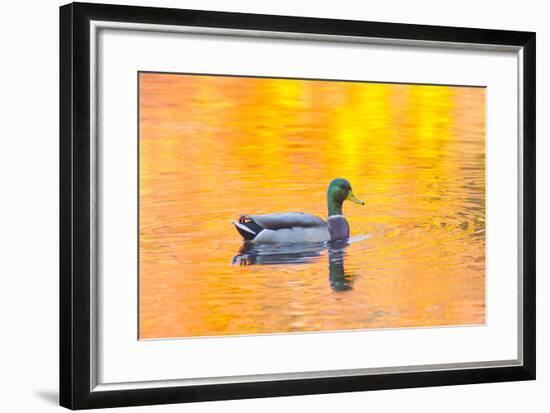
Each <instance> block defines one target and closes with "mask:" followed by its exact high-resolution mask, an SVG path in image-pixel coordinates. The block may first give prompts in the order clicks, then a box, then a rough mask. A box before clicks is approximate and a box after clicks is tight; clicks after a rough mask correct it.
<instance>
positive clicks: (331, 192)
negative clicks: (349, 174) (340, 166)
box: [327, 178, 365, 216]
mask: <svg viewBox="0 0 550 413" xmlns="http://www.w3.org/2000/svg"><path fill="white" fill-rule="evenodd" d="M346 200H347V201H351V202H355V203H356V204H359V205H365V203H364V202H363V201H361V200H360V199H357V197H356V196H355V195H354V194H353V191H352V190H351V184H350V183H349V181H348V180H347V179H344V178H336V179H334V180H333V181H332V182H331V183H330V185H329V186H328V192H327V201H328V215H329V216H331V215H342V203H343V202H344V201H346Z"/></svg>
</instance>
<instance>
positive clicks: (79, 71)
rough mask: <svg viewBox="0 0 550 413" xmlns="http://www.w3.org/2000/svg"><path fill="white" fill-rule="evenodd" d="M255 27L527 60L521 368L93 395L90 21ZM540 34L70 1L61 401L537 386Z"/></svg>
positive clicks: (64, 34)
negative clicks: (481, 48)
mask: <svg viewBox="0 0 550 413" xmlns="http://www.w3.org/2000/svg"><path fill="white" fill-rule="evenodd" d="M92 20H101V21H119V22H132V23H148V24H159V25H186V26H197V27H209V28H232V29H250V30H262V31H278V32H292V33H312V34H327V35H336V36H359V37H375V38H379V39H405V40H422V41H435V42H450V43H471V44H478V45H482V44H483V45H509V46H516V47H519V48H521V50H522V53H523V59H522V62H523V67H522V68H521V73H522V76H523V79H522V80H523V102H522V103H521V105H522V113H523V119H522V122H521V124H522V128H523V130H522V133H523V159H522V164H523V170H522V178H523V197H522V199H523V205H522V210H523V218H522V230H523V234H522V235H523V245H522V248H523V268H522V273H523V279H522V285H523V287H522V288H523V289H522V291H523V297H522V305H523V308H522V310H523V311H522V316H523V318H522V320H521V321H522V323H523V337H522V346H523V365H520V366H513V367H485V368H473V369H457V370H453V369H446V370H438V371H424V372H407V373H403V372H400V373H387V374H375V375H350V376H339V377H328V378H311V379H293V380H274V381H258V382H247V383H238V384H237V383H228V384H215V385H197V386H188V387H182V386H180V387H156V388H147V389H134V390H113V391H93V390H92V389H91V387H92V386H91V379H90V377H91V371H92V368H93V367H92V365H91V352H90V344H91V340H92V337H91V330H90V324H91V302H90V293H91V286H90V261H91V259H92V258H91V255H90V248H91V241H90V235H91V216H90V208H89V206H90V201H91V198H90V190H91V185H93V183H92V182H91V180H90V168H91V164H90V156H91V147H90V127H91V124H90V109H91V108H90V21H92ZM535 42H536V38H535V33H531V32H518V31H502V30H486V29H471V28H458V27H436V26H424V25H410V24H394V23H378V22H365V21H346V20H333V19H319V18H304V17H286V16H272V15H255V14H243V13H226V12H212V11H195V10H179V9H167V8H150V7H132V6H118V5H106V4H86V3H72V4H68V5H65V6H62V7H61V8H60V404H61V405H62V406H64V407H67V408H70V409H85V408H86V409H88V408H103V407H115V406H132V405H145V404H165V403H181V402H196V401H210V400H226V399H239V398H258V397H273V396H290V395H306V394H317V393H336V392H352V391H364V390H380V389H396V388H410V387H424V386H445V385H457V384H470V383H485V382H501V381H517V380H533V379H535V371H536V358H535V353H536V348H535V345H536V344H535V341H536V340H535V334H536V333H535V328H536V327H535V305H536V302H535V270H536V268H535V199H536V198H535V197H536V195H535V192H536V189H535V169H536V168H535V92H536V90H535V86H536V85H535V54H536V51H535V49H536V46H535Z"/></svg>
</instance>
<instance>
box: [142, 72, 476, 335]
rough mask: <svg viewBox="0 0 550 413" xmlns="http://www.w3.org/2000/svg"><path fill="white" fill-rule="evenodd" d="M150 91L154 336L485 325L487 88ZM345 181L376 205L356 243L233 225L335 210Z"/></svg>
mask: <svg viewBox="0 0 550 413" xmlns="http://www.w3.org/2000/svg"><path fill="white" fill-rule="evenodd" d="M139 88H140V201H139V202H140V205H139V207H140V215H139V216H140V251H139V253H140V254H139V257H140V258H139V259H140V274H139V277H140V297H139V306H140V320H139V323H140V338H161V337H185V336H206V335H208V336H210V335H232V334H255V333H277V332H303V331H327V330H343V329H346V330H348V329H368V328H390V327H391V328H395V327H420V326H444V325H465V324H479V323H484V321H485V179H484V176H485V143H484V142H485V90H484V89H482V88H466V87H446V86H421V85H396V84H375V83H360V82H334V81H305V80H284V79H260V78H239V77H220V76H196V75H174V74H151V73H141V74H140V82H139ZM336 177H344V178H347V179H348V180H349V181H350V182H351V184H352V186H353V190H354V193H355V194H356V195H357V196H358V197H360V198H361V199H363V200H365V201H366V206H364V207H360V206H357V205H354V204H345V205H344V213H345V215H346V217H347V218H348V221H349V223H350V226H351V232H352V240H353V242H351V243H350V244H349V245H346V246H345V247H343V248H341V249H336V250H334V249H330V248H320V249H318V250H315V251H308V252H307V253H305V254H294V253H289V254H286V255H283V256H281V255H277V256H275V255H273V254H272V252H271V251H266V250H262V249H260V250H248V249H246V248H244V249H243V248H242V247H243V244H242V240H241V238H240V236H239V235H238V234H237V232H236V231H235V230H234V228H233V226H232V225H231V223H230V220H232V219H235V218H237V217H238V216H240V215H242V214H246V213H253V214H262V213H272V212H284V211H303V212H308V213H312V214H315V215H318V216H320V217H322V218H326V215H327V211H326V189H327V185H328V183H329V182H330V181H331V180H332V179H333V178H336ZM281 257H282V258H281ZM234 264H241V265H234ZM242 264H249V265H242Z"/></svg>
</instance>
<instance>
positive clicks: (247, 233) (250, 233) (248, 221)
mask: <svg viewBox="0 0 550 413" xmlns="http://www.w3.org/2000/svg"><path fill="white" fill-rule="evenodd" d="M231 222H232V223H233V225H235V228H236V229H237V231H238V232H239V234H241V236H242V237H243V238H244V239H245V240H247V241H251V240H253V239H254V238H256V236H257V235H258V234H259V233H260V232H262V230H263V228H262V227H261V226H260V225H258V224H257V223H256V222H255V221H254V220H253V219H252V218H250V217H249V216H248V215H243V216H241V217H240V218H239V222H235V221H231Z"/></svg>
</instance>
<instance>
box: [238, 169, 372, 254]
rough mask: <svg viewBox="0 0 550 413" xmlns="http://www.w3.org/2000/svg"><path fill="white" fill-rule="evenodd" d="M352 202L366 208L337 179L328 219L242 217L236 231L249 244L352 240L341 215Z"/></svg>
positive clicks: (297, 214)
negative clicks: (343, 204) (344, 205)
mask: <svg viewBox="0 0 550 413" xmlns="http://www.w3.org/2000/svg"><path fill="white" fill-rule="evenodd" d="M345 200H348V201H352V202H355V203H356V204H360V205H365V203H364V202H363V201H361V200H360V199H357V198H356V197H355V195H354V194H353V192H352V190H351V185H350V183H349V182H348V181H347V180H346V179H343V178H337V179H334V180H333V181H332V182H331V183H330V184H329V186H328V191H327V203H328V219H327V221H324V220H322V219H321V218H319V217H317V216H315V215H310V214H305V213H303V212H283V213H279V214H266V215H242V216H241V217H240V218H239V220H238V221H237V222H235V221H231V222H233V225H235V228H236V229H237V231H238V232H239V234H241V236H242V237H243V238H244V240H246V241H251V242H254V243H261V242H285V243H286V242H288V243H298V242H304V243H305V242H324V241H334V240H339V239H345V238H348V237H349V224H348V221H347V220H346V218H345V217H344V215H342V203H343V202H344V201H345Z"/></svg>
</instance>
